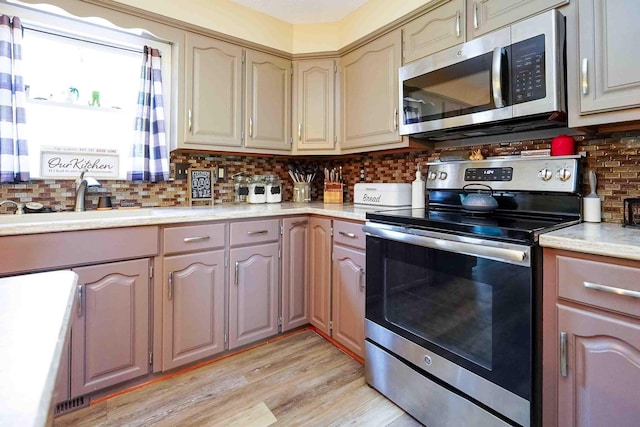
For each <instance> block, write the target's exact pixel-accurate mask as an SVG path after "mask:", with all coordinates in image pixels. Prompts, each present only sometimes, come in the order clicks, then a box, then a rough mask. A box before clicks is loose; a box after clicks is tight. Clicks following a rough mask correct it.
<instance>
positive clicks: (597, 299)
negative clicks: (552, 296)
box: [557, 256, 640, 317]
mask: <svg viewBox="0 0 640 427" xmlns="http://www.w3.org/2000/svg"><path fill="white" fill-rule="evenodd" d="M557 265H558V270H557V273H558V295H559V296H560V297H561V298H566V299H570V300H573V301H577V302H581V303H584V304H589V305H593V306H596V307H602V308H605V309H608V310H613V311H618V312H620V313H626V314H629V315H632V316H636V317H640V298H637V296H639V295H640V268H634V267H627V266H623V265H616V264H610V263H605V262H599V261H592V260H586V259H576V258H570V257H565V256H558V264H557ZM625 292H626V293H629V294H630V295H623V293H625ZM633 295H635V296H636V297H634V296H633Z"/></svg>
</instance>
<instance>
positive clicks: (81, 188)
mask: <svg viewBox="0 0 640 427" xmlns="http://www.w3.org/2000/svg"><path fill="white" fill-rule="evenodd" d="M86 172H88V169H85V170H83V171H82V173H80V178H78V179H76V205H75V208H74V209H73V210H74V211H76V212H84V211H85V208H84V193H85V191H86V190H87V187H100V183H99V182H98V181H97V180H96V179H95V178H91V177H90V176H87V177H85V176H84V174H85V173H86Z"/></svg>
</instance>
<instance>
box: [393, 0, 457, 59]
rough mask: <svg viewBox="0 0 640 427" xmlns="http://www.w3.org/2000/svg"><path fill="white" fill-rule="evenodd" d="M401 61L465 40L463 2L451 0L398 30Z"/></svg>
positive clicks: (425, 54) (416, 57) (429, 53)
mask: <svg viewBox="0 0 640 427" xmlns="http://www.w3.org/2000/svg"><path fill="white" fill-rule="evenodd" d="M402 36H403V38H402V40H403V44H402V48H403V50H402V55H403V57H404V62H405V63H407V62H411V61H415V60H416V59H419V58H422V57H424V56H427V55H431V54H432V53H435V52H438V51H441V50H444V49H446V48H449V47H451V46H455V45H457V44H459V43H462V42H464V40H465V25H464V0H451V1H449V2H447V3H445V4H443V5H442V6H440V7H438V8H436V9H434V10H432V11H430V12H428V13H425V14H424V15H422V16H420V17H418V18H416V19H414V20H413V21H411V22H409V23H408V24H406V25H404V26H403V27H402Z"/></svg>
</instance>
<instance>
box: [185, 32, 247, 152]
mask: <svg viewBox="0 0 640 427" xmlns="http://www.w3.org/2000/svg"><path fill="white" fill-rule="evenodd" d="M185 75H186V79H187V80H186V91H185V94H186V100H185V110H186V111H185V114H186V117H185V118H184V119H185V123H186V125H185V126H184V129H185V134H184V141H185V148H193V147H192V145H194V144H201V145H205V146H209V145H211V146H229V147H240V146H241V145H242V119H241V117H242V48H241V47H239V46H235V45H232V44H229V43H224V42H221V41H218V40H215V39H211V38H208V37H203V36H198V35H195V34H187V36H186V73H185Z"/></svg>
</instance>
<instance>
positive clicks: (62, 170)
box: [40, 146, 120, 179]
mask: <svg viewBox="0 0 640 427" xmlns="http://www.w3.org/2000/svg"><path fill="white" fill-rule="evenodd" d="M40 156H41V157H40V176H41V177H43V178H77V177H78V176H79V175H80V172H82V171H83V170H85V169H88V170H89V174H90V175H91V176H92V177H93V178H110V179H118V177H119V174H120V165H119V159H120V156H119V154H118V151H117V150H114V149H104V148H80V147H57V146H45V147H42V149H41V155H40Z"/></svg>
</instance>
